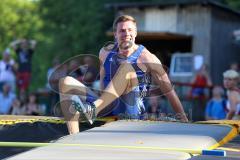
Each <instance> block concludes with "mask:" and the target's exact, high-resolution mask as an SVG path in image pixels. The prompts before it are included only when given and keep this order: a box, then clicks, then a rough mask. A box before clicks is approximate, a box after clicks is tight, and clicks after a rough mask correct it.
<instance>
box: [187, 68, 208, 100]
mask: <svg viewBox="0 0 240 160" xmlns="http://www.w3.org/2000/svg"><path fill="white" fill-rule="evenodd" d="M192 85H193V87H192V90H191V97H192V98H205V96H206V95H205V87H207V86H211V85H212V81H211V78H210V76H209V74H208V71H207V66H206V65H205V64H203V65H202V66H201V68H200V69H199V70H198V71H197V73H196V75H195V76H194V77H193V80H192Z"/></svg>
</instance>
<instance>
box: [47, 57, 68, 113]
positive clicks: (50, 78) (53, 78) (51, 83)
mask: <svg viewBox="0 0 240 160" xmlns="http://www.w3.org/2000/svg"><path fill="white" fill-rule="evenodd" d="M52 63H53V65H52V67H50V68H49V69H48V72H47V85H46V86H47V89H48V90H49V93H50V105H49V106H50V107H48V108H47V111H46V112H47V113H46V114H47V115H51V114H52V109H53V108H52V107H53V106H55V105H56V103H57V102H58V101H59V94H58V93H57V88H58V81H59V79H60V78H61V77H65V76H66V75H67V69H68V68H67V67H68V66H67V65H66V64H62V65H61V66H60V61H59V59H58V58H57V57H56V58H54V59H53V62H52ZM59 67H60V69H59Z"/></svg>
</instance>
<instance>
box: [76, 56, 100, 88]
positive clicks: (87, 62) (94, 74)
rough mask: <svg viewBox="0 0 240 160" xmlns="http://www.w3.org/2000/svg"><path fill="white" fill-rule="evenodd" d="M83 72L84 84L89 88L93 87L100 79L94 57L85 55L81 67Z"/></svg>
mask: <svg viewBox="0 0 240 160" xmlns="http://www.w3.org/2000/svg"><path fill="white" fill-rule="evenodd" d="M80 69H81V72H82V75H83V76H82V82H83V83H84V84H85V85H86V86H88V87H92V85H93V82H94V81H96V80H97V79H98V74H99V73H98V69H97V68H96V63H95V62H94V57H93V56H90V55H84V58H83V65H82V66H81V68H80Z"/></svg>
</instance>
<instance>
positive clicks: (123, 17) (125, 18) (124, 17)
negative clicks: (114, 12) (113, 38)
mask: <svg viewBox="0 0 240 160" xmlns="http://www.w3.org/2000/svg"><path fill="white" fill-rule="evenodd" d="M126 21H132V22H133V23H134V24H135V25H136V26H137V21H136V20H135V18H133V17H132V16H129V15H121V16H118V17H117V18H116V19H115V20H114V22H113V31H114V32H115V31H116V30H117V24H118V23H120V22H126Z"/></svg>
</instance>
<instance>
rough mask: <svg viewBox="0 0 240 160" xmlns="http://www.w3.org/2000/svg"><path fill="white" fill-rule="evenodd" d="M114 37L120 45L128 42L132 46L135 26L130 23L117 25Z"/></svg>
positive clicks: (135, 34) (135, 32) (135, 31)
mask: <svg viewBox="0 0 240 160" xmlns="http://www.w3.org/2000/svg"><path fill="white" fill-rule="evenodd" d="M114 36H115V38H116V40H117V42H118V44H120V45H121V44H122V43H124V42H128V41H131V42H133V44H134V43H135V38H136V36H137V28H136V24H135V23H134V22H132V21H126V22H120V23H118V24H117V28H116V31H115V33H114Z"/></svg>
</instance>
